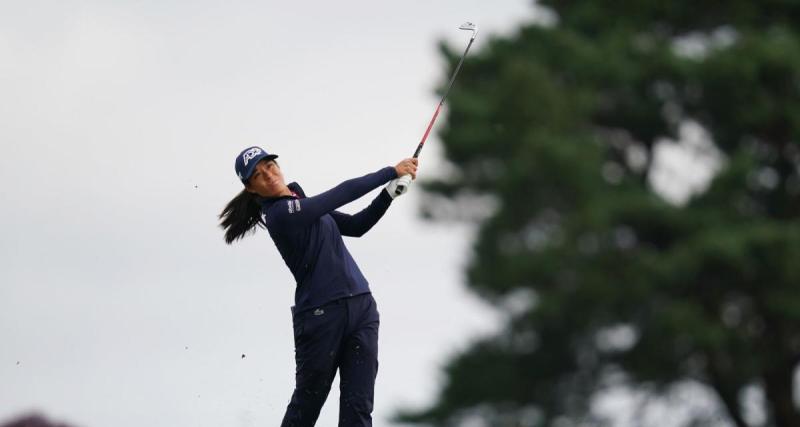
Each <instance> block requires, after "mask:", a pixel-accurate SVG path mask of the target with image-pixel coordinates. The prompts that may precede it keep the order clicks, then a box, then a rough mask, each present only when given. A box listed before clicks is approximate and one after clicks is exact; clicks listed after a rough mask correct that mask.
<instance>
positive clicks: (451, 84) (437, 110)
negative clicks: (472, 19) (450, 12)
mask: <svg viewBox="0 0 800 427" xmlns="http://www.w3.org/2000/svg"><path fill="white" fill-rule="evenodd" d="M474 40H475V38H474V37H473V38H470V39H469V43H468V44H467V48H466V49H464V54H463V55H461V59H460V60H459V61H458V65H456V69H455V71H453V75H452V76H450V82H448V83H447V89H445V91H444V95H442V100H441V101H439V105H437V106H436V111H435V112H434V113H433V117H431V121H430V123H428V128H427V129H425V134H424V135H422V140H421V141H420V142H419V145H418V146H417V149H416V150H415V151H414V158H415V159H416V158H417V157H419V152H420V151H422V146H423V145H425V141H426V140H427V139H428V135H429V134H430V133H431V129H432V128H433V123H434V122H436V118H437V117H439V110H441V109H442V105H444V100H445V99H447V94H449V93H450V89H451V88H452V87H453V82H455V81H456V76H457V75H458V71H459V70H461V64H463V63H464V58H466V57H467V52H469V48H470V47H471V46H472V42H473V41H474Z"/></svg>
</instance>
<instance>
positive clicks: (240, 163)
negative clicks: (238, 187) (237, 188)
mask: <svg viewBox="0 0 800 427" xmlns="http://www.w3.org/2000/svg"><path fill="white" fill-rule="evenodd" d="M277 158H278V156H277V155H276V154H269V153H267V152H266V151H264V149H262V148H261V147H248V148H245V149H244V150H242V152H241V153H239V155H238V156H236V175H237V176H238V177H239V179H240V180H241V181H242V184H245V185H247V180H248V179H250V177H251V176H253V172H254V171H255V170H256V164H257V163H258V162H260V161H261V160H262V159H267V160H272V159H277Z"/></svg>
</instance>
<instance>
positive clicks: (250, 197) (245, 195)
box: [219, 190, 263, 245]
mask: <svg viewBox="0 0 800 427" xmlns="http://www.w3.org/2000/svg"><path fill="white" fill-rule="evenodd" d="M258 197H259V196H258V195H256V194H253V193H250V192H248V191H247V190H242V192H241V193H239V194H237V195H236V197H234V198H233V200H231V201H230V202H228V205H227V206H225V209H223V210H222V213H221V214H219V219H220V223H219V226H220V227H222V228H223V229H224V230H225V243H227V244H229V245H230V244H231V243H233V241H234V240H237V239H241V238H242V237H244V236H245V235H246V234H247V233H249V232H251V231H254V230H253V228H254V227H255V226H256V225H263V224H262V221H261V206H260V205H259V204H258Z"/></svg>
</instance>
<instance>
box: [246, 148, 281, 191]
mask: <svg viewBox="0 0 800 427" xmlns="http://www.w3.org/2000/svg"><path fill="white" fill-rule="evenodd" d="M277 158H278V155H277V154H267V155H265V156H262V157H259V158H257V159H253V160H255V161H254V162H252V163H251V164H252V165H253V166H252V167H248V168H247V171H246V175H245V176H244V177H243V178H242V184H245V185H246V184H247V181H248V180H249V179H250V177H251V176H253V172H255V170H256V165H257V164H258V163H259V162H260V161H262V160H275V159H277Z"/></svg>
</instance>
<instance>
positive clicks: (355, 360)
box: [220, 147, 417, 427]
mask: <svg viewBox="0 0 800 427" xmlns="http://www.w3.org/2000/svg"><path fill="white" fill-rule="evenodd" d="M277 157H278V156H276V155H274V154H269V153H267V152H266V151H264V150H263V149H261V148H259V147H250V148H247V149H245V150H244V151H242V152H241V154H239V156H238V157H236V174H237V175H238V176H239V179H240V180H241V181H242V183H243V184H244V186H245V188H244V190H242V192H241V193H239V195H237V196H236V197H235V198H234V199H233V200H231V201H230V202H229V203H228V205H227V206H226V207H225V209H224V210H223V211H222V213H221V214H220V219H221V224H220V225H221V226H222V228H223V229H225V241H226V242H227V243H228V244H230V243H232V242H233V241H234V240H236V239H239V238H242V237H243V236H244V235H245V234H247V233H248V232H250V231H251V230H253V229H254V227H255V226H257V225H261V226H263V227H266V229H267V231H268V232H269V235H270V237H272V241H273V242H275V246H277V248H278V251H279V252H280V254H281V256H282V257H283V260H284V261H285V262H286V265H287V266H288V267H289V270H291V272H292V275H293V276H294V279H295V281H296V283H297V287H296V288H295V294H294V307H292V323H293V326H294V344H295V362H296V364H297V366H296V371H295V382H296V384H295V389H294V393H293V394H292V400H291V401H290V402H289V407H288V408H287V409H286V415H285V416H284V418H283V423H282V424H281V426H284V427H288V426H295V427H301V426H313V425H314V423H315V422H316V421H317V417H318V416H319V411H320V409H321V408H322V404H323V403H325V399H326V398H327V396H328V391H329V390H330V387H331V382H332V381H333V378H334V376H335V375H336V370H337V369H338V370H339V375H340V377H339V383H340V388H341V401H340V403H339V426H340V427H341V426H348V427H349V426H371V425H372V415H371V414H372V402H373V392H374V388H375V377H376V375H377V373H378V324H379V318H378V310H377V308H376V306H375V300H374V299H373V298H372V295H371V294H370V290H369V285H368V284H367V279H365V278H364V275H363V274H361V271H360V270H359V269H358V266H357V265H356V262H355V261H354V260H353V257H352V256H351V255H350V252H348V251H347V248H346V247H345V245H344V242H343V241H342V236H352V237H360V236H361V235H363V234H364V233H366V232H367V231H369V229H370V228H372V226H373V225H375V223H376V222H378V220H379V219H380V218H381V217H382V216H383V214H384V213H385V212H386V209H387V208H388V207H389V205H390V204H391V202H392V199H394V198H395V197H396V196H397V194H396V193H397V191H396V190H397V187H398V181H399V178H398V177H401V176H404V175H410V176H411V177H412V178H416V172H417V160H416V159H405V160H403V161H401V162H400V163H398V164H397V165H396V166H394V167H385V168H383V169H380V170H378V171H377V172H374V173H371V174H368V175H364V176H362V177H360V178H354V179H350V180H347V181H345V182H343V183H341V184H339V185H337V186H336V187H333V188H332V189H330V190H328V191H326V192H324V193H322V194H319V195H316V196H312V197H306V196H305V194H304V193H303V190H302V189H301V188H300V186H299V185H297V183H291V184H288V185H287V184H285V183H284V180H283V174H282V173H281V169H280V167H279V166H278V164H277V163H276V162H275V158H277ZM387 183H388V184H387ZM383 184H387V185H386V188H385V189H383V190H381V192H380V193H379V194H378V196H377V197H376V198H375V200H373V201H372V203H371V204H370V205H369V206H368V207H367V208H365V209H364V210H362V211H361V212H358V213H356V214H354V215H348V214H345V213H341V212H338V211H337V210H336V209H337V208H339V207H341V206H343V205H345V204H347V203H349V202H352V201H353V200H356V199H358V198H359V197H361V196H363V195H365V194H367V193H368V192H370V191H371V190H373V189H375V188H377V187H378V186H381V185H383ZM401 187H402V189H403V191H402V192H405V190H407V188H408V185H405V186H401Z"/></svg>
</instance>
